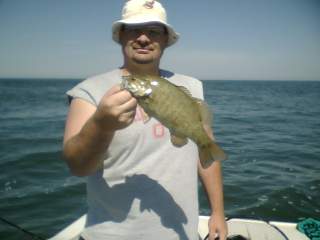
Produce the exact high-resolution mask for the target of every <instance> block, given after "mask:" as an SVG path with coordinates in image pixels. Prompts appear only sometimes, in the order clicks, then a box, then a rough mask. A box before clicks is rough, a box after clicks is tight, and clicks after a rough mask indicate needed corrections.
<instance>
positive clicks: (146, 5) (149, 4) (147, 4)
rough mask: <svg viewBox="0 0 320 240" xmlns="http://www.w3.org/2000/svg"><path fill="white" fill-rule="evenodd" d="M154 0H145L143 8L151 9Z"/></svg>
mask: <svg viewBox="0 0 320 240" xmlns="http://www.w3.org/2000/svg"><path fill="white" fill-rule="evenodd" d="M154 2H155V1H154V0H152V1H146V2H145V4H144V5H143V6H144V7H145V8H148V9H151V8H153V4H154Z"/></svg>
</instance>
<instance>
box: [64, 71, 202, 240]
mask: <svg viewBox="0 0 320 240" xmlns="http://www.w3.org/2000/svg"><path fill="white" fill-rule="evenodd" d="M161 76H162V77H164V78H166V79H168V81H170V82H172V83H174V84H176V85H178V86H185V87H186V88H187V89H189V90H190V92H191V93H192V95H193V96H194V97H197V98H201V99H203V90H202V83H201V82H200V81H199V80H197V79H194V78H191V77H188V76H184V75H180V74H174V73H172V72H169V71H164V70H161ZM120 82H121V70H120V69H116V70H113V71H111V72H108V73H105V74H102V75H98V76H95V77H92V78H89V79H87V80H85V81H83V82H81V83H80V84H78V85H77V86H75V87H74V88H72V89H71V90H70V91H68V92H67V94H68V95H69V96H70V97H71V98H81V99H83V100H85V101H88V102H89V103H91V104H93V105H95V106H97V105H98V104H99V102H100V100H101V98H102V97H103V95H104V94H105V93H106V91H108V89H110V88H111V87H112V86H114V85H116V84H119V83H120ZM197 162H198V149H197V146H196V144H195V143H193V142H192V141H189V142H188V144H186V145H185V146H183V147H180V148H178V147H175V146H173V145H172V143H171V141H170V133H169V130H168V129H167V128H166V127H164V126H163V125H162V124H161V123H159V121H157V120H156V119H154V118H152V119H151V120H149V121H148V122H146V123H144V122H143V119H142V115H141V110H140V107H138V108H137V111H136V116H135V120H134V122H133V123H132V124H131V125H129V126H128V127H127V128H125V129H122V130H119V131H116V133H115V136H114V137H113V139H112V142H111V144H110V146H109V148H108V150H106V153H105V159H104V164H103V168H101V169H100V170H98V171H97V172H95V173H94V174H92V175H90V176H88V178H87V200H88V214H87V222H86V227H85V230H84V231H83V233H82V236H83V238H85V239H86V240H91V239H92V240H93V239H94V240H100V239H108V240H120V239H121V240H132V239H139V240H150V239H165V240H171V239H172V240H174V239H181V240H187V239H188V240H193V239H198V233H197V228H198V190H197V186H198V185H197V184H198V181H197V179H198V171H197Z"/></svg>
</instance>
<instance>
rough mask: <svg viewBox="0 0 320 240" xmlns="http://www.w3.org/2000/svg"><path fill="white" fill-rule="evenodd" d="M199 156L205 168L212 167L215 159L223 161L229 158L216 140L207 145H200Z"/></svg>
mask: <svg viewBox="0 0 320 240" xmlns="http://www.w3.org/2000/svg"><path fill="white" fill-rule="evenodd" d="M199 157H200V163H201V166H202V167H203V168H208V167H210V165H211V164H212V163H213V162H214V161H223V160H226V159H227V155H226V154H225V153H224V151H223V150H222V149H221V148H220V147H219V146H218V144H216V143H215V142H211V143H210V144H209V145H208V146H205V147H199Z"/></svg>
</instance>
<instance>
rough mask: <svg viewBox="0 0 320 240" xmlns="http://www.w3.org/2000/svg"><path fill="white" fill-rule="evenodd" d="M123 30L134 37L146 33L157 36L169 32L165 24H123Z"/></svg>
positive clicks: (153, 36)
mask: <svg viewBox="0 0 320 240" xmlns="http://www.w3.org/2000/svg"><path fill="white" fill-rule="evenodd" d="M122 31H124V32H125V33H127V34H129V36H132V37H139V36H140V35H142V34H145V35H147V36H149V37H151V38H156V37H160V36H163V35H165V34H167V29H166V28H165V27H163V26H127V25H123V27H122Z"/></svg>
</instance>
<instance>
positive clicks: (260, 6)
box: [0, 0, 320, 80]
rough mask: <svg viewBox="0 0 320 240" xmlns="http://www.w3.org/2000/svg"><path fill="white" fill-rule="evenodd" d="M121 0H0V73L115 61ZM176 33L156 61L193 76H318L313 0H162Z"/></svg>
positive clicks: (96, 68) (80, 72) (319, 30)
mask: <svg viewBox="0 0 320 240" xmlns="http://www.w3.org/2000/svg"><path fill="white" fill-rule="evenodd" d="M124 2H125V1H124V0H90V1H89V0H0V77H22V78H23V77H27V78H33V77H37V78H42V77H53V78H85V77H88V76H91V75H94V74H99V73H102V72H106V71H108V70H111V69H113V68H115V67H119V66H121V64H122V56H121V50H120V47H119V45H117V44H116V43H114V42H113V41H112V40H111V24H112V22H113V21H116V20H118V19H119V18H120V13H121V8H122V5H123V3H124ZM161 3H162V4H163V5H164V6H165V7H166V9H167V13H168V20H169V23H170V24H171V25H173V26H174V28H175V29H176V31H177V32H179V33H180V34H181V38H180V40H179V41H178V43H177V44H176V45H174V46H172V47H170V48H168V49H167V50H166V52H165V54H164V56H163V60H162V64H161V67H162V68H167V69H169V70H172V71H175V72H179V73H184V74H188V75H192V76H195V77H198V78H200V79H256V80H259V79H262V80H320V1H318V0H264V1H262V0H219V1H218V0H202V1H196V0H194V1H191V0H185V1H177V0H176V1H173V0H162V1H161Z"/></svg>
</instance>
